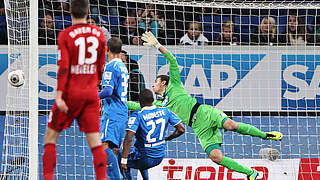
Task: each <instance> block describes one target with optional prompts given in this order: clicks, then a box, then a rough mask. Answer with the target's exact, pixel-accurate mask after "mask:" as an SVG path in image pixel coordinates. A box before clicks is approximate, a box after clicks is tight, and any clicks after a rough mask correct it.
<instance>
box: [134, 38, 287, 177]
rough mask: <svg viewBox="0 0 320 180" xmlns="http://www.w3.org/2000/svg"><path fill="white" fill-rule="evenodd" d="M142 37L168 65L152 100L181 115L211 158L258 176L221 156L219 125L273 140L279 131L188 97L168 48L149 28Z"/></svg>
mask: <svg viewBox="0 0 320 180" xmlns="http://www.w3.org/2000/svg"><path fill="white" fill-rule="evenodd" d="M142 40H143V41H145V42H144V44H143V45H144V46H150V47H151V46H154V47H156V48H157V49H158V50H159V51H160V52H161V53H162V54H163V55H164V57H165V58H166V59H167V60H168V61H169V65H170V78H169V76H167V75H159V76H158V77H157V79H156V81H155V83H154V84H153V86H152V88H153V90H154V92H155V93H156V94H157V96H158V98H157V99H158V100H157V101H155V102H154V103H153V104H155V105H157V106H163V107H167V108H168V109H170V110H171V111H172V112H174V113H175V114H177V115H178V116H179V117H180V118H181V120H182V123H183V124H186V125H189V126H190V127H192V129H193V131H194V132H195V134H196V135H197V137H198V138H199V141H200V143H201V146H202V148H203V149H204V150H205V152H206V153H207V154H208V156H209V157H210V159H211V160H212V161H213V162H215V163H217V164H219V165H222V166H224V167H226V168H228V169H230V170H232V171H236V172H239V173H243V174H246V175H247V177H248V180H255V179H256V178H257V176H258V172H257V171H256V170H254V169H251V168H248V167H246V166H243V165H241V164H239V163H237V162H235V161H234V160H232V159H230V158H228V157H225V156H223V154H222V151H221V144H222V135H221V133H220V131H219V129H224V130H226V131H227V130H228V131H235V132H238V133H240V134H243V135H250V136H253V137H260V138H262V139H273V140H281V139H282V134H281V133H280V132H262V131H260V130H259V129H257V128H255V127H253V126H251V125H248V124H244V123H239V122H235V121H233V120H232V119H230V118H229V117H228V116H227V115H226V114H225V113H223V112H222V111H220V110H219V109H216V108H214V107H212V106H209V105H206V104H199V103H197V100H196V99H195V98H193V97H191V96H190V95H189V94H188V93H187V91H186V90H185V89H184V87H183V86H182V83H181V79H180V71H179V68H178V63H177V61H176V58H175V57H174V56H173V55H172V54H171V52H169V51H168V50H167V49H166V48H165V47H164V46H162V45H161V44H160V43H159V42H158V40H157V39H156V38H155V37H154V36H153V34H152V33H151V32H146V33H144V34H143V35H142ZM128 107H129V109H131V110H137V109H140V106H139V104H138V103H135V102H128Z"/></svg>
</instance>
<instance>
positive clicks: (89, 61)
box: [42, 0, 107, 180]
mask: <svg viewBox="0 0 320 180" xmlns="http://www.w3.org/2000/svg"><path fill="white" fill-rule="evenodd" d="M88 11H89V10H88V0H71V15H72V23H73V25H72V26H71V27H69V28H67V29H65V30H63V31H62V32H60V35H59V39H58V49H59V56H58V65H59V69H58V74H57V79H58V86H57V90H56V99H55V103H54V105H53V107H52V110H51V113H50V115H49V122H48V128H47V131H46V134H45V136H44V153H43V156H42V161H43V176H44V179H45V180H53V179H54V169H55V165H56V159H57V149H56V143H57V140H58V137H59V135H60V133H61V131H62V130H63V129H66V128H68V127H70V125H71V124H72V122H73V120H74V119H77V121H78V124H79V128H80V131H82V132H84V133H85V134H86V137H87V141H88V145H89V147H90V148H91V151H92V154H93V164H94V169H95V172H96V177H97V180H104V179H106V171H107V167H106V162H107V156H106V153H105V151H104V148H103V146H102V144H101V140H100V135H99V132H100V120H99V109H100V104H99V96H98V83H99V80H100V79H101V75H102V71H103V65H104V62H105V58H106V57H105V46H106V40H105V37H104V34H103V32H102V30H101V29H100V28H99V27H97V26H94V25H90V24H87V20H86V19H87V16H88Z"/></svg>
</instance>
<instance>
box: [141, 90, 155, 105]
mask: <svg viewBox="0 0 320 180" xmlns="http://www.w3.org/2000/svg"><path fill="white" fill-rule="evenodd" d="M153 101H154V98H153V93H152V91H151V90H150V89H144V90H142V91H141V92H140V96H139V102H140V106H141V107H144V106H152V103H153Z"/></svg>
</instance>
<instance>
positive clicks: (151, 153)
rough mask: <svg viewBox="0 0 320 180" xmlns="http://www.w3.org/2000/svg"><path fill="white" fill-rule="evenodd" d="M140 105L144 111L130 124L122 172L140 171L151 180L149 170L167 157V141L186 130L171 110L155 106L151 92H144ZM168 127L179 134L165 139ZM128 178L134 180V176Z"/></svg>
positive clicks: (130, 120)
mask: <svg viewBox="0 0 320 180" xmlns="http://www.w3.org/2000/svg"><path fill="white" fill-rule="evenodd" d="M139 101H140V106H141V108H142V109H141V110H138V111H135V112H133V113H132V115H131V117H130V118H129V120H128V125H127V128H126V130H127V134H126V137H125V139H124V142H123V153H122V158H121V168H123V169H125V170H127V172H128V171H129V172H130V168H134V169H139V170H140V172H141V175H142V177H143V179H144V180H148V179H149V177H148V171H147V169H149V168H152V167H154V166H157V165H159V164H160V163H161V161H162V159H163V157H164V156H165V149H166V143H165V141H169V140H172V139H174V138H176V137H179V136H180V135H181V134H183V133H184V131H185V128H184V126H183V125H182V123H181V119H180V118H179V117H178V116H177V115H175V114H174V113H173V112H171V111H170V110H169V109H167V108H165V107H156V106H154V105H152V103H153V101H154V98H153V93H152V91H151V90H149V89H144V90H143V91H141V93H140V97H139ZM169 124H170V125H172V126H174V127H175V128H176V130H175V131H174V132H173V133H172V134H171V135H170V136H168V137H166V131H167V128H168V125H169ZM134 135H135V136H136V142H135V144H134V148H133V149H134V150H133V152H131V153H129V151H130V147H131V143H132V138H133V136H134ZM128 174H129V173H126V175H128ZM126 178H127V179H131V176H130V177H126Z"/></svg>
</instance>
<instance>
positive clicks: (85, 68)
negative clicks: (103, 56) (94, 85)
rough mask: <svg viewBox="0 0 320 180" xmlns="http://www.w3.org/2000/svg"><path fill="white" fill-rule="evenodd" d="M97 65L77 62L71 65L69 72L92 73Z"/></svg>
mask: <svg viewBox="0 0 320 180" xmlns="http://www.w3.org/2000/svg"><path fill="white" fill-rule="evenodd" d="M96 70H97V66H96V65H95V64H83V65H80V64H77V65H72V66H71V74H94V73H96Z"/></svg>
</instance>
